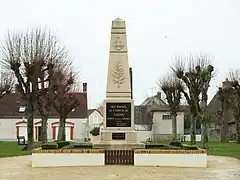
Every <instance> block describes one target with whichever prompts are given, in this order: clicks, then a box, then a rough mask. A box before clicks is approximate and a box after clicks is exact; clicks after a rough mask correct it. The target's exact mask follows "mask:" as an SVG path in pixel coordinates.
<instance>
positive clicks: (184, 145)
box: [182, 144, 199, 150]
mask: <svg viewBox="0 0 240 180" xmlns="http://www.w3.org/2000/svg"><path fill="white" fill-rule="evenodd" d="M182 148H183V149H184V150H198V149H199V148H198V146H196V145H188V144H183V145H182Z"/></svg>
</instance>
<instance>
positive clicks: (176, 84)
mask: <svg viewBox="0 0 240 180" xmlns="http://www.w3.org/2000/svg"><path fill="white" fill-rule="evenodd" d="M159 86H160V88H161V89H162V90H163V92H164V93H165V95H166V99H167V102H168V105H169V108H170V110H171V116H172V134H173V139H172V140H173V141H177V112H179V110H180V101H181V93H182V91H183V89H184V87H183V84H182V81H181V80H179V79H178V78H177V77H175V76H172V75H167V76H165V77H163V78H162V79H160V81H159Z"/></svg>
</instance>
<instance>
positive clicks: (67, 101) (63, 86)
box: [51, 70, 81, 141]
mask: <svg viewBox="0 0 240 180" xmlns="http://www.w3.org/2000/svg"><path fill="white" fill-rule="evenodd" d="M75 78H76V76H75V75H73V73H72V72H71V71H69V70H65V71H58V72H55V73H54V76H53V79H52V82H51V83H52V85H51V86H52V93H51V96H52V101H51V103H52V105H53V108H54V109H55V110H56V111H57V112H58V114H59V116H60V123H59V129H58V137H57V140H58V141H64V140H65V123H66V119H67V116H68V114H69V113H70V112H72V110H73V109H74V108H75V107H77V106H79V105H80V103H81V102H80V100H79V99H78V98H77V97H76V96H75V94H74V93H73V92H71V89H72V88H73V87H74V83H75Z"/></svg>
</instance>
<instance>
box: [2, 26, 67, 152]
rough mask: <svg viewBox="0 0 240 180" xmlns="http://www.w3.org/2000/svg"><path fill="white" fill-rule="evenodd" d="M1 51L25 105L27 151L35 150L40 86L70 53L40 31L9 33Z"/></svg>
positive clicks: (48, 33)
mask: <svg viewBox="0 0 240 180" xmlns="http://www.w3.org/2000/svg"><path fill="white" fill-rule="evenodd" d="M1 49H2V56H3V60H2V62H3V63H4V65H5V66H6V67H7V68H9V69H10V70H12V71H13V73H14V74H15V76H16V79H17V81H18V87H17V89H18V91H19V92H20V93H21V96H22V99H23V100H25V101H26V113H27V131H28V143H27V149H28V150H32V149H33V147H34V136H33V114H34V111H35V109H36V102H37V100H38V98H39V97H38V96H37V95H38V92H39V83H41V82H43V81H49V78H50V77H48V75H47V74H48V71H49V70H51V69H52V68H53V66H54V65H53V64H54V62H59V61H61V60H65V59H66V54H67V51H66V50H65V47H61V46H60V45H59V41H58V40H57V38H56V37H55V36H53V35H52V34H51V33H50V31H46V29H41V28H37V29H32V30H30V31H26V32H17V33H10V32H9V33H8V34H7V37H6V39H5V41H4V42H3V44H2V47H1ZM46 73H47V74H46ZM39 94H41V93H39Z"/></svg>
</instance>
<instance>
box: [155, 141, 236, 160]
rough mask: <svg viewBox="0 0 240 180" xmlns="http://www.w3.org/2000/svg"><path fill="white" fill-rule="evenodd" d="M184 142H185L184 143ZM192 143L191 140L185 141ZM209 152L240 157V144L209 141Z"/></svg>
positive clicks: (215, 154)
mask: <svg viewBox="0 0 240 180" xmlns="http://www.w3.org/2000/svg"><path fill="white" fill-rule="evenodd" d="M152 144H169V142H166V141H165V142H160V143H159V142H156V143H154V142H153V143H152ZM183 144H184V143H183ZM185 144H190V142H185ZM197 145H198V147H201V146H202V145H201V143H200V142H199V143H197ZM208 148H209V149H208V154H209V155H214V156H229V157H235V158H238V159H240V144H235V143H221V142H217V141H211V142H209V143H208Z"/></svg>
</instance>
